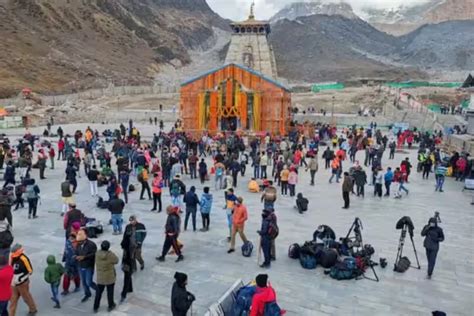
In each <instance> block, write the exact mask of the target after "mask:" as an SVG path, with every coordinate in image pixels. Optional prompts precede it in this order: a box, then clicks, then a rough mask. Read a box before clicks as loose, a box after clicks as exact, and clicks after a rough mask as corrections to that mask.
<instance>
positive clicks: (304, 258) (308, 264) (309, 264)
mask: <svg viewBox="0 0 474 316" xmlns="http://www.w3.org/2000/svg"><path fill="white" fill-rule="evenodd" d="M300 264H301V266H302V267H303V268H304V269H316V265H317V261H316V257H314V256H313V255H310V254H307V253H300Z"/></svg>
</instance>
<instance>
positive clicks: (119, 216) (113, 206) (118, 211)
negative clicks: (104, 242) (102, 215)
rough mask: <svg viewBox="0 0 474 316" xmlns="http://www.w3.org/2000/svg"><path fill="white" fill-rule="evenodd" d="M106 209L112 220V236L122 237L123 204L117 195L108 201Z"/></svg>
mask: <svg viewBox="0 0 474 316" xmlns="http://www.w3.org/2000/svg"><path fill="white" fill-rule="evenodd" d="M108 208H109V211H110V214H111V218H112V227H113V230H114V232H113V235H122V225H123V209H124V208H125V202H124V201H123V200H122V199H121V198H119V197H118V196H117V195H114V196H113V198H112V199H111V200H110V201H109V205H108Z"/></svg>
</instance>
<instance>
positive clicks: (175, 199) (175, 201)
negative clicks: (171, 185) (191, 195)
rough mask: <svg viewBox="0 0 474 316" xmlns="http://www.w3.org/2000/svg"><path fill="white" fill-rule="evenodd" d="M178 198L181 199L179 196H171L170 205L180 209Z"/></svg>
mask: <svg viewBox="0 0 474 316" xmlns="http://www.w3.org/2000/svg"><path fill="white" fill-rule="evenodd" d="M180 197H181V196H180V195H176V196H174V195H172V196H171V205H173V206H177V207H179V208H181V198H180Z"/></svg>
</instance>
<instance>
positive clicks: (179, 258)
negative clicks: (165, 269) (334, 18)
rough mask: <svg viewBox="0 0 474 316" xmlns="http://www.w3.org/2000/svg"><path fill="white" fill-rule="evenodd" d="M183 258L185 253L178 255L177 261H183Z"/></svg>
mask: <svg viewBox="0 0 474 316" xmlns="http://www.w3.org/2000/svg"><path fill="white" fill-rule="evenodd" d="M183 260H184V257H183V255H179V256H178V259H176V261H175V262H180V261H183Z"/></svg>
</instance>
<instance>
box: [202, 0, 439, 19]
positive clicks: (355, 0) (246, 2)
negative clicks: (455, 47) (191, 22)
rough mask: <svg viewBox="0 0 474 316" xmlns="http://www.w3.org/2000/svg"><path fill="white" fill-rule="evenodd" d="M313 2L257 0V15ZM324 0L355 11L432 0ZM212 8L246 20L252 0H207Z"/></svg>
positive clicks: (263, 16)
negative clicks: (342, 4)
mask: <svg viewBox="0 0 474 316" xmlns="http://www.w3.org/2000/svg"><path fill="white" fill-rule="evenodd" d="M301 1H305V2H311V1H318V0H255V15H256V17H257V18H258V19H269V18H270V17H272V16H273V15H274V14H275V13H276V12H277V11H278V10H280V9H282V8H283V7H284V6H285V5H287V4H290V3H292V2H301ZM322 1H323V2H347V3H349V4H351V5H352V7H353V8H354V11H356V12H357V11H360V10H361V9H362V8H366V7H372V8H394V7H398V6H400V5H404V6H413V5H417V4H420V3H426V2H429V1H431V0H345V1H341V0H322ZM207 2H208V3H209V5H210V6H211V8H212V9H213V10H214V11H215V12H217V13H218V14H220V15H221V16H222V17H224V18H228V19H232V20H244V19H246V18H247V17H248V14H249V9H250V4H251V3H252V0H207Z"/></svg>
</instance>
